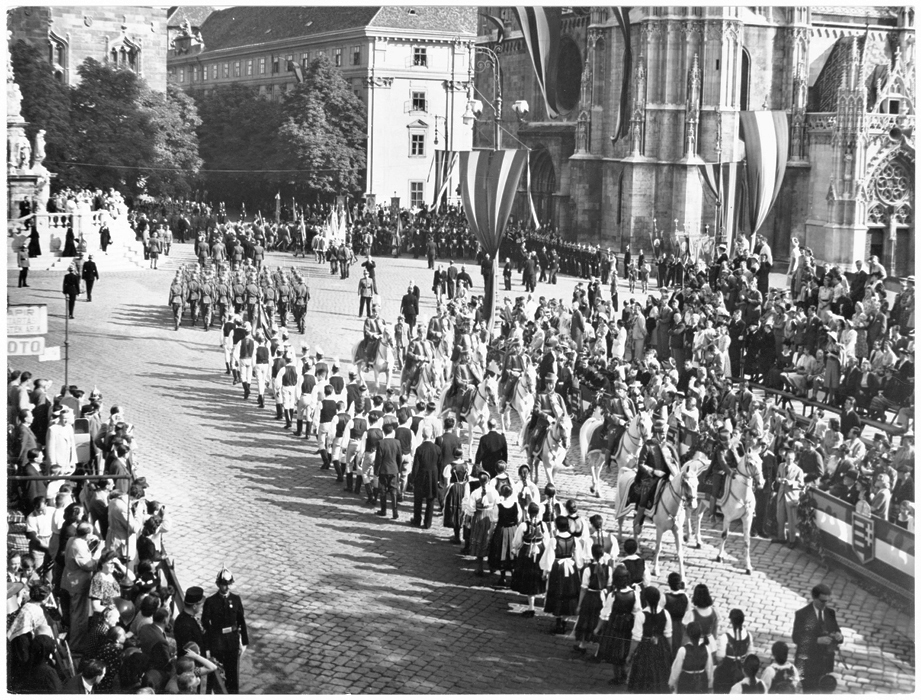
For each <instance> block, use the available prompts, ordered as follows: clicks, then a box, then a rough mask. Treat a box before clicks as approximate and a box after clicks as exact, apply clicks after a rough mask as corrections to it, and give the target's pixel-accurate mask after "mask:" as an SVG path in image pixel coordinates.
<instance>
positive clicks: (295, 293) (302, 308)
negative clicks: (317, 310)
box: [291, 274, 310, 333]
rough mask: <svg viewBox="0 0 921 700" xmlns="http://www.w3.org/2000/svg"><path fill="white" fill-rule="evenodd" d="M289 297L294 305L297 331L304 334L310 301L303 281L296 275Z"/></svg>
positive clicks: (308, 290) (308, 292) (308, 291)
mask: <svg viewBox="0 0 921 700" xmlns="http://www.w3.org/2000/svg"><path fill="white" fill-rule="evenodd" d="M291 297H292V299H293V303H294V321H295V323H296V324H297V329H298V331H300V332H301V333H304V331H305V326H306V317H307V302H308V301H310V289H309V288H308V287H307V283H306V282H305V281H304V279H303V278H302V277H301V276H300V275H298V274H295V275H294V285H293V288H292V290H291Z"/></svg>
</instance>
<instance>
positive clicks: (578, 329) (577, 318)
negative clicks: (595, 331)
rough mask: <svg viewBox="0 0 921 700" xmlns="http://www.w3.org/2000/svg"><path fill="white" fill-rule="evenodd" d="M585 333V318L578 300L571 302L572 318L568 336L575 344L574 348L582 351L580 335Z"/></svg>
mask: <svg viewBox="0 0 921 700" xmlns="http://www.w3.org/2000/svg"><path fill="white" fill-rule="evenodd" d="M584 333H585V320H584V319H583V318H582V310H581V309H580V308H579V303H578V302H575V301H574V302H573V303H572V320H571V321H570V323H569V336H570V337H571V338H572V340H573V342H574V343H575V344H576V350H578V351H579V352H582V335H583V334H584Z"/></svg>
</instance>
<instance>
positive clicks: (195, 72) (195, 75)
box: [192, 66, 198, 83]
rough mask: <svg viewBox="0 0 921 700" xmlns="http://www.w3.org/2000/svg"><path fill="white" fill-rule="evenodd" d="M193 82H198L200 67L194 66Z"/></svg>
mask: <svg viewBox="0 0 921 700" xmlns="http://www.w3.org/2000/svg"><path fill="white" fill-rule="evenodd" d="M192 82H193V83H197V82H198V66H192Z"/></svg>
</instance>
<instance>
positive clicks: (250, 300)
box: [246, 272, 261, 321]
mask: <svg viewBox="0 0 921 700" xmlns="http://www.w3.org/2000/svg"><path fill="white" fill-rule="evenodd" d="M260 294H261V292H260V290H259V286H258V285H257V284H256V280H255V278H254V277H253V273H252V272H250V274H249V279H248V280H247V282H246V315H247V317H248V318H249V320H250V321H252V320H253V319H254V318H255V317H256V304H257V303H258V302H259V295H260Z"/></svg>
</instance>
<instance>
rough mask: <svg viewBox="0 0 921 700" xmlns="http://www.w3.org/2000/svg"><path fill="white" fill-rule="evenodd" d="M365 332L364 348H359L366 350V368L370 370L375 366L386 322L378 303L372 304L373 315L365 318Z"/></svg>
mask: <svg viewBox="0 0 921 700" xmlns="http://www.w3.org/2000/svg"><path fill="white" fill-rule="evenodd" d="M364 334H365V338H364V348H361V349H359V350H360V351H362V352H364V356H365V363H366V365H367V366H366V369H367V370H370V369H371V368H372V367H373V366H374V360H375V359H377V351H378V349H379V348H380V344H381V338H382V337H383V336H384V322H383V321H382V320H381V318H380V307H379V305H378V304H372V305H371V316H370V317H368V318H366V319H365V327H364Z"/></svg>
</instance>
